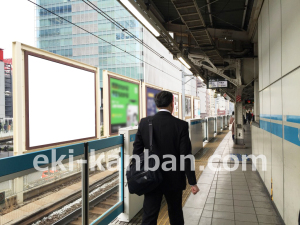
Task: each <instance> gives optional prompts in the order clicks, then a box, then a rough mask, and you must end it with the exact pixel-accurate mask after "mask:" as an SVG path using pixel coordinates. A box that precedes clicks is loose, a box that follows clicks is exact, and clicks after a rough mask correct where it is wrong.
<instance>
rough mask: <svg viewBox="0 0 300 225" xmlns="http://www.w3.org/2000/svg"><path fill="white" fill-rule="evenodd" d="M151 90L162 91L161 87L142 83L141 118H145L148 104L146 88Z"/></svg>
mask: <svg viewBox="0 0 300 225" xmlns="http://www.w3.org/2000/svg"><path fill="white" fill-rule="evenodd" d="M148 87H149V88H153V89H156V90H158V91H163V90H164V89H163V88H161V87H158V86H156V85H153V84H149V83H146V82H143V83H142V91H143V92H142V95H143V103H144V104H143V118H144V117H147V116H148V115H147V106H148V102H147V96H148V92H147V88H148Z"/></svg>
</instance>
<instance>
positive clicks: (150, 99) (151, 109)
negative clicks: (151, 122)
mask: <svg viewBox="0 0 300 225" xmlns="http://www.w3.org/2000/svg"><path fill="white" fill-rule="evenodd" d="M159 92H161V90H158V89H155V88H151V87H146V106H147V108H146V115H147V116H153V115H155V114H156V113H157V112H158V109H157V108H156V105H155V101H154V96H155V95H156V94H157V93H159Z"/></svg>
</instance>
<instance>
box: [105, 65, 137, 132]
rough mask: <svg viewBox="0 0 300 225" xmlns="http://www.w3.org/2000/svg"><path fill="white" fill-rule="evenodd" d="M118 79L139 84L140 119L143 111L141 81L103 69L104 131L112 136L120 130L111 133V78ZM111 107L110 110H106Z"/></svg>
mask: <svg viewBox="0 0 300 225" xmlns="http://www.w3.org/2000/svg"><path fill="white" fill-rule="evenodd" d="M111 78H114V79H118V80H122V81H126V82H129V83H133V84H137V85H138V86H139V89H138V90H139V93H138V96H139V121H140V120H141V118H142V113H141V105H142V103H141V99H142V98H141V91H142V90H141V81H140V80H136V79H133V78H130V77H126V76H124V75H120V74H117V73H114V72H111V71H108V70H103V126H104V127H103V128H104V129H103V133H104V137H110V136H116V135H118V132H116V133H111V107H110V79H111ZM105 109H109V110H105Z"/></svg>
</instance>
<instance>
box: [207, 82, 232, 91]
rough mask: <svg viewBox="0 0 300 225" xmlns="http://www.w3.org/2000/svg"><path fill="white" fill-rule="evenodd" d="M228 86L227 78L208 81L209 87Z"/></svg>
mask: <svg viewBox="0 0 300 225" xmlns="http://www.w3.org/2000/svg"><path fill="white" fill-rule="evenodd" d="M227 87H228V81H227V80H209V81H208V88H209V89H214V88H227Z"/></svg>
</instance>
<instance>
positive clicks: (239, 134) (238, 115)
mask: <svg viewBox="0 0 300 225" xmlns="http://www.w3.org/2000/svg"><path fill="white" fill-rule="evenodd" d="M236 78H237V81H238V82H237V83H238V86H237V87H236V91H235V96H236V102H235V113H234V115H235V132H234V135H235V142H236V144H244V127H243V126H244V119H243V102H242V99H241V98H242V93H243V88H244V85H242V80H241V61H240V60H236Z"/></svg>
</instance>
